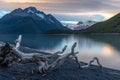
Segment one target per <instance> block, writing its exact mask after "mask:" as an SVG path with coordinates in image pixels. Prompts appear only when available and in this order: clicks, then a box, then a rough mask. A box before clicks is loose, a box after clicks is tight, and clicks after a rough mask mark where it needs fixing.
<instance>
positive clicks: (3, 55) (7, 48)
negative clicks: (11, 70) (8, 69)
mask: <svg viewBox="0 0 120 80" xmlns="http://www.w3.org/2000/svg"><path fill="white" fill-rule="evenodd" d="M21 40H22V35H19V37H18V39H17V40H16V45H15V46H14V47H12V46H11V45H10V44H8V43H6V44H5V45H4V46H3V47H1V50H0V64H1V65H6V66H9V65H11V64H12V63H13V62H17V63H21V64H27V63H36V64H38V66H39V71H40V73H42V74H43V73H47V72H49V71H52V70H54V69H56V68H57V67H58V66H59V65H60V64H62V63H63V62H64V61H65V59H66V58H67V57H70V56H72V57H73V58H74V59H75V60H76V62H77V64H78V65H79V67H80V64H79V62H78V59H77V56H76V54H78V52H74V48H75V47H76V45H77V43H74V44H73V46H72V48H71V52H70V53H64V52H65V50H66V48H67V45H65V47H64V48H63V49H62V50H61V51H57V52H55V53H54V54H50V55H42V54H40V53H24V52H22V51H20V50H19V48H20V44H21ZM56 55H58V58H57V59H56V60H54V61H53V62H52V63H51V64H48V61H49V60H50V59H52V58H53V57H54V56H56Z"/></svg>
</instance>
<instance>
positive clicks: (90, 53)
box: [0, 34, 120, 70]
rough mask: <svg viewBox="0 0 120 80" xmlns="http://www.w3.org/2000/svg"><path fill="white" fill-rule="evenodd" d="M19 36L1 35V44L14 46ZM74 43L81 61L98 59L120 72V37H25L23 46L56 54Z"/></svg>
mask: <svg viewBox="0 0 120 80" xmlns="http://www.w3.org/2000/svg"><path fill="white" fill-rule="evenodd" d="M17 36H18V35H0V42H10V43H12V44H14V41H15V39H16V38H17ZM74 42H77V43H78V45H77V48H76V51H79V52H80V53H79V55H78V56H79V60H80V61H83V62H89V61H90V60H91V59H92V58H93V57H98V58H99V60H100V62H101V64H102V65H103V66H104V67H108V68H113V69H118V70H120V35H85V36H83V35H32V34H31V35H23V40H22V46H27V47H30V48H36V49H39V50H46V51H51V52H56V51H58V50H61V49H62V48H63V47H64V46H65V45H68V48H67V50H66V52H70V48H71V46H72V44H73V43H74Z"/></svg>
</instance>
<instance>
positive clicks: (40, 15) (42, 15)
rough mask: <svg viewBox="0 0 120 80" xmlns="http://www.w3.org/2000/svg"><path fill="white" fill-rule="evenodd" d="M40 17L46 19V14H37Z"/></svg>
mask: <svg viewBox="0 0 120 80" xmlns="http://www.w3.org/2000/svg"><path fill="white" fill-rule="evenodd" d="M35 14H36V15H37V16H38V17H40V18H42V19H44V17H45V16H44V14H40V13H35Z"/></svg>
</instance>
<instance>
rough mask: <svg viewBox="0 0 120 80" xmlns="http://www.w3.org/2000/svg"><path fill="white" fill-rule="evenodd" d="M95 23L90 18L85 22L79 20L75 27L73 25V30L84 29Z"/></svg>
mask: <svg viewBox="0 0 120 80" xmlns="http://www.w3.org/2000/svg"><path fill="white" fill-rule="evenodd" d="M96 23H97V22H96V21H91V20H88V21H86V22H81V21H79V22H78V23H77V25H76V27H74V30H84V29H87V28H89V27H91V26H92V25H94V24H96Z"/></svg>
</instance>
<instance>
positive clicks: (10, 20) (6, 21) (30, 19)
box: [0, 7, 69, 34]
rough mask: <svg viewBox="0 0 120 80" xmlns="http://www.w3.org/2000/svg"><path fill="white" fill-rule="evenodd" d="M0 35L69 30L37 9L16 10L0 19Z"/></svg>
mask: <svg viewBox="0 0 120 80" xmlns="http://www.w3.org/2000/svg"><path fill="white" fill-rule="evenodd" d="M0 30H1V31H0V33H8V34H11V33H12V34H14V33H15V34H16V33H17V34H22V33H23V34H24V33H46V32H48V31H51V30H63V31H64V30H69V29H68V28H66V27H64V26H63V25H62V24H61V23H60V22H59V21H58V20H57V19H56V18H55V17H54V16H52V15H51V14H45V13H44V12H42V11H38V10H37V9H36V8H35V7H28V8H25V9H21V8H18V9H15V10H13V11H12V12H11V13H9V14H6V15H5V16H3V17H2V18H1V19H0Z"/></svg>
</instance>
